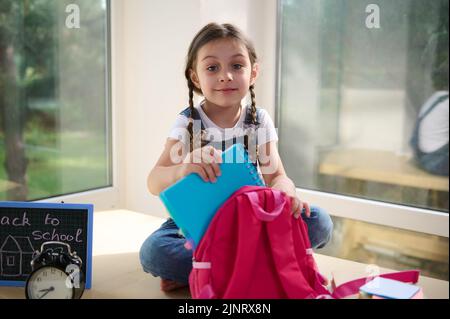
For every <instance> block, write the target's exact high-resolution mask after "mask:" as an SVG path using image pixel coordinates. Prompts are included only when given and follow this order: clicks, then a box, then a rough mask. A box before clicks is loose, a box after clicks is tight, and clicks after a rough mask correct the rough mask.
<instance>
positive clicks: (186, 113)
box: [180, 106, 205, 131]
mask: <svg viewBox="0 0 450 319" xmlns="http://www.w3.org/2000/svg"><path fill="white" fill-rule="evenodd" d="M180 115H183V116H186V117H187V118H188V119H189V118H190V117H191V108H190V107H189V106H188V107H187V108H185V109H184V110H183V111H181V112H180ZM192 119H193V120H194V121H200V123H201V129H202V131H203V130H204V129H205V126H204V125H203V121H202V118H201V116H200V112H199V111H198V110H197V109H196V108H195V107H194V112H192Z"/></svg>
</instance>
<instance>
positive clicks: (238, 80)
mask: <svg viewBox="0 0 450 319" xmlns="http://www.w3.org/2000/svg"><path fill="white" fill-rule="evenodd" d="M185 76H186V80H187V84H188V88H189V107H188V108H187V109H185V110H184V111H183V112H181V113H180V114H179V115H178V117H177V119H176V122H175V124H174V126H173V127H172V130H171V131H170V134H169V137H168V139H167V142H166V145H165V148H164V150H163V152H162V154H161V156H160V158H159V160H158V162H157V163H156V165H155V167H154V168H153V169H152V171H151V172H150V174H149V176H148V189H149V191H150V192H151V193H152V194H154V195H158V194H159V193H160V192H161V191H162V190H164V189H165V188H166V187H168V186H170V185H171V184H173V183H174V182H176V181H177V180H178V179H180V178H182V177H184V176H186V175H188V174H191V173H196V174H198V175H200V176H201V177H202V178H203V179H204V180H205V181H207V182H213V183H214V182H215V181H216V178H217V176H220V167H219V165H218V163H220V162H221V152H222V151H224V150H225V146H226V145H228V146H229V144H230V141H229V140H226V135H227V134H224V133H226V131H227V130H228V131H229V130H230V128H231V129H232V130H233V132H234V133H233V134H232V136H233V137H234V138H233V141H232V143H236V142H237V139H241V138H243V139H244V144H245V146H246V148H247V149H248V150H249V153H250V154H253V155H254V152H252V151H251V150H250V147H249V141H253V142H254V141H255V138H256V155H258V153H260V155H259V162H260V171H261V173H262V176H263V178H264V181H265V183H266V185H267V186H269V187H272V188H274V189H278V190H281V191H283V192H285V193H286V194H287V195H288V196H289V197H290V198H291V200H292V213H293V214H294V216H295V217H296V218H298V217H299V216H300V215H301V216H302V218H303V219H304V220H305V222H306V224H307V225H308V230H309V236H310V240H311V245H312V246H313V248H321V247H323V246H324V245H325V244H326V243H327V242H328V241H329V240H330V238H331V233H332V229H333V223H332V221H331V218H330V216H329V215H328V214H327V213H326V212H324V211H323V210H321V209H320V208H317V207H311V208H310V207H309V205H308V204H307V203H305V202H302V201H301V200H300V199H299V198H298V197H297V194H296V190H295V184H294V183H293V182H292V181H291V180H290V179H289V178H288V177H287V175H286V172H285V170H284V168H283V164H282V163H281V160H280V158H279V155H278V151H277V147H276V142H277V141H278V137H277V133H276V131H275V127H274V125H273V122H272V120H271V118H270V116H269V115H268V113H267V112H266V111H265V110H262V109H259V108H256V106H255V93H254V84H255V81H256V78H257V76H258V64H257V58H256V53H255V49H254V47H253V45H252V43H251V42H250V41H249V40H248V39H247V38H246V37H245V36H244V35H243V34H242V33H241V32H240V30H238V29H237V28H236V27H235V26H233V25H231V24H216V23H210V24H208V25H206V26H205V27H203V29H201V30H200V31H199V32H198V33H197V35H196V36H195V38H194V39H193V41H192V43H191V45H190V47H189V52H188V56H187V63H186V69H185ZM194 92H196V93H198V94H200V95H202V96H203V97H204V100H203V101H202V102H200V103H199V105H197V106H195V107H194V102H193V94H194ZM249 92H250V96H251V104H250V105H245V103H241V102H243V101H244V98H245V97H246V96H247V94H248V93H249ZM199 127H200V128H201V130H199ZM196 128H197V129H196ZM260 131H263V134H259V133H260ZM212 132H214V134H212ZM236 132H238V133H237V134H236ZM256 132H257V133H258V134H256ZM239 134H240V135H239ZM208 135H210V136H209V138H208ZM224 135H225V136H224ZM255 136H256V137H255ZM208 139H209V140H210V141H209V143H208ZM199 141H200V142H199ZM199 143H201V145H198V144H199ZM195 146H199V147H195ZM258 150H259V151H260V152H258ZM253 158H254V157H253ZM182 159H184V161H183V162H181V161H180V160H182ZM192 191H195V190H192ZM185 242H186V239H185V238H184V237H183V235H182V234H180V232H179V229H178V228H177V226H176V225H175V223H174V222H173V220H172V219H170V218H169V219H168V220H167V221H166V222H165V223H164V224H162V226H161V228H159V229H158V230H157V231H155V232H154V233H153V234H151V235H150V236H149V237H148V238H147V240H146V241H145V242H144V243H143V245H142V247H141V250H140V260H141V263H142V266H143V269H144V271H145V272H148V273H151V274H152V275H153V276H159V277H161V289H162V290H163V291H170V290H173V289H176V288H179V287H183V286H187V285H188V277H189V273H190V271H191V269H192V251H191V250H188V249H186V248H185V247H184V244H185Z"/></svg>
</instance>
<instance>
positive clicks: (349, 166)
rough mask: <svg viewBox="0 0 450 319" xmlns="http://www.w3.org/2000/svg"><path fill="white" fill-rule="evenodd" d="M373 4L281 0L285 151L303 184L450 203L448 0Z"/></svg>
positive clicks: (423, 204) (291, 172)
mask: <svg viewBox="0 0 450 319" xmlns="http://www.w3.org/2000/svg"><path fill="white" fill-rule="evenodd" d="M371 3H373V2H371V1H361V0H317V1H316V0H315V1H310V0H283V1H281V6H282V11H281V12H282V16H281V19H280V21H281V35H280V40H281V55H280V57H281V61H280V70H279V72H280V92H279V96H280V100H279V106H278V119H277V120H278V123H277V125H278V128H279V130H278V133H279V135H280V142H279V150H280V155H281V157H282V159H283V163H284V165H285V168H286V171H287V174H288V176H289V177H291V178H292V179H293V180H294V182H295V183H296V185H297V187H300V188H305V189H312V190H318V191H324V192H329V193H336V194H342V195H348V196H353V197H358V198H366V199H371V200H378V201H383V202H389V203H395V204H401V205H407V206H413V207H419V208H427V209H432V210H438V211H442V212H446V213H448V191H449V177H448V154H449V151H448V141H449V139H448V134H449V120H448V110H449V106H448V39H449V37H448V1H447V0H433V1H424V0H380V1H377V2H376V3H377V5H376V6H373V5H370V4H371ZM419 119H420V120H419ZM415 128H417V130H415ZM416 132H417V134H416ZM412 142H413V143H412ZM337 222H338V221H337ZM347 222H350V221H347ZM381 228H382V227H381ZM381 228H379V229H378V228H376V227H375V228H373V229H378V231H375V230H374V232H375V233H377V234H378V235H377V236H379V237H382V236H384V234H385V232H387V230H385V231H381ZM336 232H337V231H336ZM335 235H336V238H338V237H339V234H338V233H336V234H335ZM417 236H419V237H420V234H417ZM404 238H405V239H404V240H403V241H399V242H397V243H396V244H397V245H396V247H397V248H396V249H397V251H398V252H399V253H400V252H401V251H402V248H404V247H406V246H407V244H408V243H407V240H406V238H407V236H404ZM439 240H440V241H441V240H442V241H444V242H446V245H447V249H446V251H444V252H443V254H444V255H445V256H446V260H447V262H446V267H447V270H446V271H445V272H439V271H436V272H434V275H435V276H443V277H447V278H448V238H440V239H439ZM327 251H328V253H330V254H335V255H337V256H339V254H340V252H339V250H327ZM333 251H334V253H333ZM350 255H351V254H350ZM359 256H362V255H361V254H359ZM367 256H368V255H367ZM427 256H428V255H427V254H423V255H422V256H421V257H420V258H423V259H424V260H426V259H427V258H428V257H429V256H428V257H427ZM345 258H350V259H355V260H360V259H359V257H358V256H357V255H356V252H355V254H354V255H353V256H352V257H349V256H345ZM380 260H383V258H380ZM428 260H429V261H430V262H433V261H431V259H430V258H428ZM360 261H362V260H360ZM365 261H366V262H369V258H366V260H365ZM436 265H437V264H435V265H434V266H436ZM386 266H387V267H389V264H388V265H386ZM398 267H401V265H400V264H398ZM439 267H440V266H436V267H435V269H438V268H439ZM444 268H445V267H444ZM430 273H433V271H430Z"/></svg>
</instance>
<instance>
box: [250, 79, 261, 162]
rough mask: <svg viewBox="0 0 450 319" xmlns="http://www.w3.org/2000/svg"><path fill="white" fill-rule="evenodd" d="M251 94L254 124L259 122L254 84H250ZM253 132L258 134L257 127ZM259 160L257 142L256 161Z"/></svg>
mask: <svg viewBox="0 0 450 319" xmlns="http://www.w3.org/2000/svg"><path fill="white" fill-rule="evenodd" d="M249 89H250V96H251V99H252V105H251V115H252V122H253V125H255V127H256V125H258V122H257V120H256V102H255V86H254V85H250V88H249ZM252 134H258V133H257V132H256V129H255V130H254V131H253V132H252ZM258 162H259V150H258V143H256V163H258Z"/></svg>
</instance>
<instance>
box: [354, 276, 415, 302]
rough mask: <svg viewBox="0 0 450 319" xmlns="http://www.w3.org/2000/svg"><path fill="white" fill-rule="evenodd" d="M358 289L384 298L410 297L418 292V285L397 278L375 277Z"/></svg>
mask: <svg viewBox="0 0 450 319" xmlns="http://www.w3.org/2000/svg"><path fill="white" fill-rule="evenodd" d="M359 290H360V291H361V292H363V293H365V294H366V295H369V296H378V297H381V298H386V299H411V298H413V297H414V296H415V295H416V294H417V293H418V292H419V290H420V287H418V286H415V285H411V284H407V283H404V282H401V281H397V280H392V279H388V278H383V277H377V278H375V279H373V280H372V281H369V282H368V283H366V284H365V285H363V286H361V287H360V288H359Z"/></svg>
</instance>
